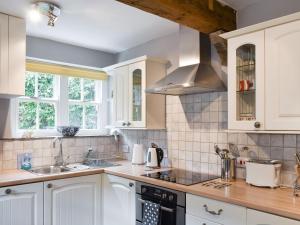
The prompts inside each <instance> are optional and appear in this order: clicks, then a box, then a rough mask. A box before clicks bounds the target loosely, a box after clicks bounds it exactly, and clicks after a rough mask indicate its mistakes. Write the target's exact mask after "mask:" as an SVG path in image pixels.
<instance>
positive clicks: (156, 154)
mask: <svg viewBox="0 0 300 225" xmlns="http://www.w3.org/2000/svg"><path fill="white" fill-rule="evenodd" d="M163 158H164V151H163V150H162V149H161V148H158V146H157V145H156V144H154V143H152V144H151V148H148V152H147V164H146V166H147V167H151V168H157V167H160V163H161V161H162V160H163Z"/></svg>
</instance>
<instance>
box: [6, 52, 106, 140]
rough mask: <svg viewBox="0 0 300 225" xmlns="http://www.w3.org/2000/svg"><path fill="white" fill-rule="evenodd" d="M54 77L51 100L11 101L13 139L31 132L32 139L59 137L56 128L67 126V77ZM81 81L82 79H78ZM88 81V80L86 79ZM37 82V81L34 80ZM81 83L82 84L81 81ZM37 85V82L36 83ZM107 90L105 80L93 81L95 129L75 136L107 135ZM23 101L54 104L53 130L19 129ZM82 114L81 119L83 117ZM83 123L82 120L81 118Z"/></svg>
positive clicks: (16, 99)
mask: <svg viewBox="0 0 300 225" xmlns="http://www.w3.org/2000/svg"><path fill="white" fill-rule="evenodd" d="M28 59H33V58H28ZM33 60H36V61H41V62H48V63H55V64H60V65H67V66H75V67H79V68H86V69H98V70H99V68H95V67H86V66H80V65H74V64H69V63H61V62H56V61H49V60H40V59H36V58H34V59H33ZM53 75H54V77H55V79H54V80H55V81H54V96H53V98H51V99H48V98H39V97H27V96H22V97H19V98H15V99H13V100H12V103H11V107H10V111H11V118H12V120H11V127H12V131H13V132H12V133H13V136H14V137H23V136H26V134H27V135H28V134H29V133H30V132H31V131H32V133H31V135H32V136H34V137H48V136H58V135H60V134H59V132H57V130H56V128H57V126H64V125H68V124H69V113H68V107H69V102H70V100H69V98H68V76H61V75H56V74H53ZM80 79H82V78H80ZM83 79H84V78H83ZM86 79H88V78H86ZM36 80H37V79H36ZM81 83H83V82H82V81H81ZM36 84H37V82H36ZM37 88H38V87H37V85H36V87H35V93H37ZM107 89H108V81H107V80H95V101H93V102H92V103H91V104H92V105H96V106H97V107H98V110H97V129H80V131H79V132H78V134H77V136H95V135H107V134H108V132H107V129H105V127H106V126H107V125H108V121H107V118H108V116H107V113H108V112H107V109H108V108H107V107H108V106H107V104H106V101H105V99H106V97H107ZM23 101H31V102H36V103H37V104H38V103H39V102H45V103H52V104H54V107H55V110H56V115H55V125H56V126H55V128H54V129H40V128H39V123H37V124H36V129H34V130H30V129H28V130H25V129H19V127H18V123H19V102H23ZM81 103H82V104H85V105H89V104H90V102H89V101H87V102H85V101H82V102H81ZM66 115H67V116H66ZM84 116H85V115H84V112H83V117H84ZM38 120H39V118H38V112H37V118H36V121H37V122H39V121H38ZM83 122H84V118H83Z"/></svg>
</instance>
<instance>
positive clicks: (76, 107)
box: [68, 77, 101, 129]
mask: <svg viewBox="0 0 300 225" xmlns="http://www.w3.org/2000/svg"><path fill="white" fill-rule="evenodd" d="M97 89H101V87H99V86H98V85H97V82H96V81H95V80H89V79H83V78H76V77H69V78H68V110H69V124H72V125H74V126H78V127H81V128H83V129H97V124H98V118H97V115H98V110H99V107H100V102H99V99H100V96H97V92H96V90H97Z"/></svg>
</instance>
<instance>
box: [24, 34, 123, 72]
mask: <svg viewBox="0 0 300 225" xmlns="http://www.w3.org/2000/svg"><path fill="white" fill-rule="evenodd" d="M26 44H27V47H26V55H27V56H28V57H34V58H40V59H46V60H53V61H59V62H64V63H72V64H78V65H84V66H91V67H99V68H102V67H105V66H109V65H112V64H114V63H115V62H116V60H117V55H116V54H112V53H107V52H102V51H97V50H92V49H88V48H83V47H79V46H75V45H70V44H65V43H61V42H56V41H51V40H47V39H43V38H37V37H31V36H27V40H26Z"/></svg>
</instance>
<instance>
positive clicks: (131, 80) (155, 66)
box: [106, 56, 167, 129]
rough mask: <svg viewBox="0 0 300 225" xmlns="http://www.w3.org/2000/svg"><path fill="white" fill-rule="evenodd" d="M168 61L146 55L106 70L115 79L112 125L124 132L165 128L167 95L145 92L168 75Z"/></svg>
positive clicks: (113, 83) (112, 84) (112, 95)
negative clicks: (136, 129)
mask: <svg viewBox="0 0 300 225" xmlns="http://www.w3.org/2000/svg"><path fill="white" fill-rule="evenodd" d="M166 64H167V61H165V60H158V59H152V58H149V57H147V56H142V57H139V58H136V59H132V60H129V61H126V62H122V63H119V64H116V65H113V68H106V69H107V72H108V74H109V75H110V79H111V86H112V90H111V91H112V93H111V97H112V99H111V103H112V104H111V107H110V111H111V114H110V116H111V118H110V119H111V125H112V126H114V127H118V128H122V129H133V128H140V129H165V127H166V116H165V113H166V112H165V108H166V101H165V96H163V95H155V94H146V93H145V89H146V88H147V87H148V86H151V85H153V84H154V83H155V82H156V81H157V80H160V79H161V78H163V77H164V76H166Z"/></svg>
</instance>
